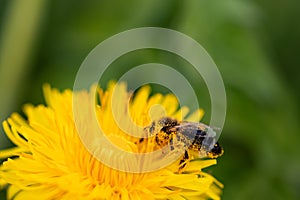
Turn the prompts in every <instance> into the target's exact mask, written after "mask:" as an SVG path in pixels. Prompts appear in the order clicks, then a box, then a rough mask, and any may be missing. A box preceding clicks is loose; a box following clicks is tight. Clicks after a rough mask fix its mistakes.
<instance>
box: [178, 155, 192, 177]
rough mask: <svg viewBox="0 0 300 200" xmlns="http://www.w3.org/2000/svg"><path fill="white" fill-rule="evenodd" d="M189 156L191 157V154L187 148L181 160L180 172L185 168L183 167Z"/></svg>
mask: <svg viewBox="0 0 300 200" xmlns="http://www.w3.org/2000/svg"><path fill="white" fill-rule="evenodd" d="M189 158H190V157H189V154H188V152H187V150H185V151H184V155H183V157H182V159H181V160H180V161H179V172H180V171H181V170H183V168H184V167H185V166H186V163H187V161H188V159H189Z"/></svg>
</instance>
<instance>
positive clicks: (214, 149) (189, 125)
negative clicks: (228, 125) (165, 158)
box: [141, 117, 224, 167]
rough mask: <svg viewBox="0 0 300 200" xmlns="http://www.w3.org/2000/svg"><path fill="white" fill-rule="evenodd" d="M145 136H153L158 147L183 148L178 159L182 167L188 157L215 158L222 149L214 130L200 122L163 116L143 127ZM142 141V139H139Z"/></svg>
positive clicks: (222, 151)
mask: <svg viewBox="0 0 300 200" xmlns="http://www.w3.org/2000/svg"><path fill="white" fill-rule="evenodd" d="M144 131H145V133H146V135H147V136H154V137H155V142H156V144H157V145H158V146H159V147H164V146H166V145H170V150H171V151H172V150H175V149H176V148H184V155H183V157H182V159H181V160H180V164H182V167H184V166H185V164H184V163H186V161H187V160H189V159H194V158H204V157H207V158H217V157H219V156H221V155H222V154H223V153H224V150H223V149H222V147H221V146H220V145H219V143H218V142H216V140H215V137H216V133H215V132H214V130H213V129H212V128H211V127H209V126H207V125H205V124H203V123H200V122H187V121H182V122H179V121H178V120H176V119H172V118H169V117H163V118H161V119H159V120H156V121H153V122H152V123H151V124H150V125H149V126H147V127H145V128H144ZM141 141H142V140H141Z"/></svg>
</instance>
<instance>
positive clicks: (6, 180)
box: [0, 83, 223, 200]
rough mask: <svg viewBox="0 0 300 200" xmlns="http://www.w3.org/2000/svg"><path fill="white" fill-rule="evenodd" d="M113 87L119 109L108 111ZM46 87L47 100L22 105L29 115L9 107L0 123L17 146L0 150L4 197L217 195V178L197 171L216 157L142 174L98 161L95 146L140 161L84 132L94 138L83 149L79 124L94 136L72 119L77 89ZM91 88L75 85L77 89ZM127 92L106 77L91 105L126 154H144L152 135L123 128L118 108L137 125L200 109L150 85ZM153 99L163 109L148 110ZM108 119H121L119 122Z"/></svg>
mask: <svg viewBox="0 0 300 200" xmlns="http://www.w3.org/2000/svg"><path fill="white" fill-rule="evenodd" d="M116 88H117V92H116V93H115V94H116V95H117V96H116V97H117V99H118V101H117V106H116V107H117V108H116V110H117V111H118V113H117V115H116V116H114V111H113V110H112V109H113V108H112V106H111V101H112V99H113V95H114V94H113V91H115V89H116ZM44 93H45V98H46V102H47V106H44V105H38V106H33V105H26V106H24V112H25V114H26V116H27V119H24V118H22V117H21V116H20V115H19V114H17V113H13V114H12V115H11V117H10V118H9V119H7V120H6V121H4V122H3V128H4V130H5V132H6V134H7V136H8V137H9V139H10V140H11V141H12V142H13V143H14V144H15V145H16V147H14V148H12V149H7V150H1V151H0V158H8V159H7V160H6V161H5V162H3V164H2V165H1V167H0V188H1V187H2V188H8V189H7V199H13V200H24V199H31V200H34V199H39V200H53V199H65V200H69V199H72V200H76V199H78V200H81V199H90V200H96V199H143V200H146V199H220V194H221V188H222V187H223V186H222V184H221V183H220V182H218V181H217V180H216V179H215V178H214V177H213V176H211V175H210V174H208V173H205V172H203V171H202V169H203V168H206V167H208V166H211V165H214V164H216V160H215V159H205V160H204V159H194V160H190V161H187V163H186V165H185V167H184V168H183V169H182V170H181V171H178V169H179V164H178V162H177V161H178V160H177V161H174V162H173V163H172V164H170V165H168V166H165V167H162V168H159V169H157V170H153V171H149V172H143V173H135V172H130V171H127V172H126V170H125V171H124V170H118V169H115V168H113V167H110V166H108V165H107V164H105V163H102V162H101V161H100V160H99V159H97V158H96V157H95V156H94V153H95V152H96V153H97V155H98V156H101V157H104V158H107V159H108V160H109V161H110V162H111V163H112V164H115V166H117V167H118V166H119V165H122V164H123V165H125V166H126V167H125V168H126V169H127V168H128V169H129V168H131V167H136V165H138V164H139V163H138V162H139V160H137V159H135V160H130V159H129V157H128V158H127V157H126V156H123V154H120V155H119V154H115V152H114V150H112V149H110V148H109V146H107V145H106V144H105V143H101V140H97V139H96V140H95V137H90V136H89V137H90V138H88V139H90V140H93V141H90V142H91V144H92V147H94V149H92V151H90V150H87V148H86V146H85V145H84V144H83V142H82V138H81V137H80V136H79V134H78V127H77V126H80V127H81V128H80V129H82V130H85V133H84V134H91V135H92V136H97V135H93V133H91V130H92V129H90V128H89V127H90V124H89V119H83V120H85V122H86V123H84V124H79V125H78V124H77V126H76V124H75V122H74V116H73V108H72V103H73V101H72V100H73V93H75V92H72V91H71V90H65V91H64V92H62V93H61V92H59V91H58V90H56V89H52V88H50V86H49V85H45V87H44ZM89 94H90V93H88V92H85V91H82V92H78V95H80V96H89ZM131 95H132V93H130V92H127V90H126V85H125V84H123V83H121V84H116V83H111V84H110V85H109V87H108V89H107V90H106V91H104V90H102V89H101V88H97V98H98V101H99V104H98V105H94V106H96V109H95V111H96V117H97V122H98V123H99V124H100V125H101V129H102V130H103V133H105V137H106V138H107V139H108V140H109V141H110V142H111V143H112V144H114V145H115V146H116V147H118V148H120V149H122V150H123V151H124V152H127V153H128V152H131V153H136V154H139V153H140V154H141V153H149V152H152V151H154V150H155V149H156V147H155V142H154V141H153V139H151V138H149V139H145V140H144V141H143V142H141V141H140V140H139V138H137V137H135V136H134V135H128V134H127V133H126V132H125V131H124V129H122V127H125V129H127V131H128V130H129V131H132V132H134V131H135V128H131V127H130V126H129V125H128V123H129V122H128V121H127V120H123V122H122V117H125V114H124V113H129V115H130V118H131V120H132V121H133V122H134V123H135V124H137V125H138V126H141V127H144V126H147V125H149V124H150V123H151V121H152V120H153V119H154V118H156V117H157V118H159V117H162V116H169V117H173V118H175V119H178V120H182V119H188V120H191V121H198V120H200V119H199V117H201V116H202V114H203V111H202V110H198V111H196V112H195V113H194V114H193V113H192V114H190V115H189V116H190V117H189V118H185V116H186V115H187V114H188V112H189V111H188V108H187V107H182V108H181V109H179V110H178V101H177V99H176V98H175V97H174V96H173V95H162V94H156V95H153V96H149V95H150V88H149V87H148V86H145V87H142V88H141V89H140V90H139V92H138V93H137V94H135V95H134V97H132V98H131V100H130V102H129V106H126V105H127V103H128V101H127V100H128V98H130V97H131ZM83 99H84V98H83ZM87 101H88V100H87ZM95 102H97V101H94V102H93V104H96V103H95ZM82 103H83V102H82ZM155 105H161V106H162V107H163V108H164V109H163V110H164V111H163V112H162V110H161V109H153V108H155ZM83 106H84V105H83ZM149 113H150V115H149ZM83 117H84V116H83ZM114 118H115V119H121V122H120V124H117V123H116V121H117V120H114ZM120 126H121V128H120ZM124 155H125V153H124ZM133 155H134V154H133ZM9 157H10V158H9ZM130 158H131V157H130ZM151 159H153V158H151ZM151 159H150V160H147V159H145V160H143V165H151V163H150V162H151ZM120 161H121V163H120Z"/></svg>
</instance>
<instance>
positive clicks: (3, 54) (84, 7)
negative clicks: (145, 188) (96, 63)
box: [0, 0, 300, 200]
mask: <svg viewBox="0 0 300 200" xmlns="http://www.w3.org/2000/svg"><path fill="white" fill-rule="evenodd" d="M299 7H300V3H299V1H297V0H287V1H280V2H278V1H276V2H274V1H271V0H260V1H258V0H254V1H250V0H230V1H229V0H222V1H221V0H205V1H202V0H194V1H189V0H186V1H179V0H173V1H171V0H165V1H161V0H152V1H139V0H134V1H133V0H129V1H119V0H118V1H108V0H106V1H79V0H75V1H59V0H52V1H50V0H49V1H46V0H26V1H24V0H0V95H1V96H0V120H1V121H3V120H4V119H6V118H7V117H8V116H9V115H10V114H11V113H12V112H14V111H17V112H21V107H22V105H23V104H24V103H27V102H31V103H33V104H40V103H44V100H43V96H42V90H41V89H42V84H43V83H46V82H47V83H50V84H51V85H52V86H53V87H57V88H59V89H65V88H72V86H73V81H74V78H75V75H76V72H77V70H78V68H79V66H80V64H81V63H82V61H83V60H84V58H85V57H86V56H87V54H88V53H89V52H90V51H91V50H92V49H93V48H94V47H95V46H96V45H97V44H99V43H100V42H101V41H103V40H105V39H106V38H108V37H110V36H112V35H114V34H117V33H119V32H121V31H125V30H128V29H131V28H136V27H146V26H157V27H165V28H171V29H174V30H178V31H180V32H183V33H185V34H187V35H189V36H190V37H192V38H194V39H195V40H197V41H198V42H199V43H200V44H201V45H203V47H204V48H205V49H206V50H207V52H208V53H209V54H210V55H211V57H212V58H213V60H214V61H215V63H216V64H217V66H218V68H219V70H220V72H221V74H222V77H223V79H224V84H225V87H226V93H227V103H228V104H227V106H228V108H227V118H226V123H225V127H224V130H223V133H222V135H221V137H220V139H219V142H220V143H221V144H222V146H223V147H224V149H225V154H224V156H222V157H221V158H220V159H219V161H218V165H217V166H213V167H211V168H209V171H211V172H212V173H213V174H214V176H216V177H217V178H218V179H219V180H220V181H221V182H222V183H224V185H225V188H224V193H223V199H225V200H226V199H231V200H232V199H239V200H240V199H299V198H300V159H299V153H300V151H299V146H300V145H299V143H300V135H299V121H300V120H299V119H300V117H299V115H300V113H299V100H300V93H299V91H300V84H299V79H300V56H299V49H300V37H299V36H300V26H299V19H300V12H298V10H299ZM147 62H158V63H164V64H168V65H170V66H173V67H175V68H176V69H178V70H179V71H180V72H181V73H182V74H184V75H185V76H186V77H187V78H188V79H189V80H190V81H191V83H192V85H193V86H195V90H196V92H197V95H198V97H199V100H200V106H201V107H202V108H204V109H205V111H206V115H205V117H204V119H203V121H204V122H208V120H209V116H210V111H209V110H210V100H209V95H208V92H207V89H206V87H205V84H204V83H203V80H202V79H201V77H199V76H196V75H194V73H193V71H192V70H191V66H189V65H188V64H187V63H186V62H184V61H183V60H180V59H179V58H178V57H176V56H175V55H172V54H170V53H167V52H162V51H157V50H141V51H137V52H132V53H130V54H128V55H125V56H122V57H120V58H119V59H118V60H117V61H116V62H114V63H113V64H112V66H111V67H110V68H109V69H108V70H107V72H106V73H105V76H104V78H103V79H102V80H101V82H102V84H105V83H106V82H107V81H108V80H109V79H113V78H114V79H117V78H119V77H120V76H121V75H122V74H123V73H125V72H126V71H128V70H129V69H130V68H131V67H133V66H136V65H139V64H143V63H147ZM166 78H170V79H171V78H172V77H168V76H167V75H166ZM155 91H159V92H166V91H167V90H166V88H161V87H158V86H155V87H154V92H155ZM0 139H1V140H0V147H1V148H6V147H9V146H11V145H12V144H11V143H9V141H8V140H7V138H6V137H5V135H4V133H3V130H2V129H1V136H0ZM1 195H2V197H1V198H3V199H4V192H3V191H2V194H1Z"/></svg>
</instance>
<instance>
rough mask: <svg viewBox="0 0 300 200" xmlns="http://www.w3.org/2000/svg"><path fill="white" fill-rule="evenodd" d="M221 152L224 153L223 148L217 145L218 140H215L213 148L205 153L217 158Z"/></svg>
mask: <svg viewBox="0 0 300 200" xmlns="http://www.w3.org/2000/svg"><path fill="white" fill-rule="evenodd" d="M223 153H224V150H223V148H222V147H221V146H220V145H219V143H218V142H216V143H215V145H214V146H213V148H212V149H211V150H210V151H209V152H208V153H207V157H209V158H217V157H219V156H222V155H223Z"/></svg>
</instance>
